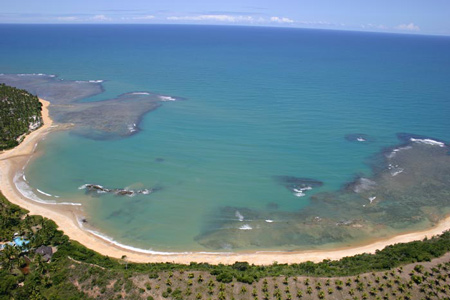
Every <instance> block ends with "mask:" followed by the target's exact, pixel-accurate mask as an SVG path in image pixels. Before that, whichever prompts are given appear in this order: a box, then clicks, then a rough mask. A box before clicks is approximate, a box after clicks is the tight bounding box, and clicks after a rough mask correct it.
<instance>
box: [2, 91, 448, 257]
mask: <svg viewBox="0 0 450 300" xmlns="http://www.w3.org/2000/svg"><path fill="white" fill-rule="evenodd" d="M41 102H42V103H43V111H42V115H43V120H44V125H43V126H42V127H41V128H39V129H38V130H36V131H34V132H32V133H31V134H29V135H28V136H26V138H25V140H24V141H23V142H22V143H21V144H20V145H19V146H17V147H16V148H14V149H11V150H8V151H4V152H2V153H0V190H1V192H2V193H3V194H4V195H5V197H6V198H7V199H8V200H9V201H10V202H12V203H14V204H17V205H19V206H21V207H23V208H25V209H27V210H29V211H30V214H36V215H42V216H45V217H47V218H50V219H52V220H54V221H55V222H56V224H57V225H58V226H59V228H60V229H61V230H63V231H64V233H65V234H67V235H68V236H69V237H70V238H71V239H72V240H76V241H78V242H80V243H81V244H83V245H85V246H86V247H88V248H90V249H92V250H94V251H97V252H99V253H101V254H103V255H108V256H110V257H115V258H121V257H122V256H123V255H126V256H127V258H128V260H129V261H132V262H142V263H150V262H174V263H182V264H189V263H190V262H206V263H210V264H219V263H223V264H232V263H234V262H236V261H247V262H249V263H252V264H260V265H267V264H272V263H273V262H278V263H298V262H304V261H313V262H319V261H322V260H324V259H331V260H337V259H340V258H342V257H345V256H352V255H356V254H361V253H374V252H375V251H376V250H378V249H383V248H384V247H386V246H387V245H391V244H396V243H404V242H410V241H414V240H421V239H424V238H425V237H431V236H433V235H437V234H440V233H442V232H443V231H445V230H448V229H450V218H447V219H445V220H442V221H441V222H440V223H439V224H438V225H437V226H435V227H433V228H431V229H429V230H425V231H420V232H411V233H407V234H401V235H397V236H394V237H392V238H388V239H384V240H379V241H376V242H373V243H370V244H368V245H363V246H356V247H351V248H342V249H337V250H324V251H301V252H262V253H261V252H256V253H231V254H214V253H198V252H193V253H180V254H148V253H140V252H136V251H132V250H129V249H125V248H121V247H119V246H116V245H114V244H112V243H110V242H108V241H106V240H103V239H101V238H99V237H97V236H95V235H94V234H92V233H90V232H88V231H86V230H83V229H82V228H80V226H79V224H78V221H77V217H76V216H77V215H80V214H81V211H82V207H78V206H69V205H67V206H66V205H53V204H41V203H37V202H34V201H32V200H29V199H27V198H25V197H24V196H23V195H22V194H21V193H20V192H19V191H18V190H17V189H16V187H15V185H14V182H13V178H14V174H16V173H17V171H20V170H21V169H22V168H23V166H24V165H25V164H26V163H27V161H28V160H29V159H30V157H31V156H32V155H34V154H36V153H35V148H36V147H35V145H36V144H37V143H38V142H39V141H40V140H41V139H42V138H43V137H44V136H46V135H47V134H49V133H50V132H52V131H54V130H59V128H58V127H54V126H52V124H53V122H52V120H51V118H50V116H49V111H48V106H49V105H50V103H49V102H48V101H45V100H42V99H41Z"/></svg>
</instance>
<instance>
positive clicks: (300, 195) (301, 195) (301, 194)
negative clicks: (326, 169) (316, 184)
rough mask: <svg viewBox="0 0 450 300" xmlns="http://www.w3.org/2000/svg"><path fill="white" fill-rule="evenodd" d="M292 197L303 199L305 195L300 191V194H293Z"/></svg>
mask: <svg viewBox="0 0 450 300" xmlns="http://www.w3.org/2000/svg"><path fill="white" fill-rule="evenodd" d="M294 196H295V197H304V196H306V194H305V193H303V191H300V192H296V193H294Z"/></svg>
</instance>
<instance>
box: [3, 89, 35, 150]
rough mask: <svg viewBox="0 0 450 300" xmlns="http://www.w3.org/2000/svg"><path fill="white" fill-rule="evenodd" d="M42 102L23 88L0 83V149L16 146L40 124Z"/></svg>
mask: <svg viewBox="0 0 450 300" xmlns="http://www.w3.org/2000/svg"><path fill="white" fill-rule="evenodd" d="M41 109H42V104H41V103H40V102H39V99H38V97H37V96H34V95H32V94H30V93H28V92H27V91H25V90H21V89H17V88H14V87H11V86H7V85H5V84H0V150H4V149H8V148H13V147H15V146H17V145H18V144H19V143H20V142H21V139H22V138H23V136H24V135H25V134H27V133H29V132H31V131H33V130H36V129H37V128H39V127H40V126H41V125H42V117H41Z"/></svg>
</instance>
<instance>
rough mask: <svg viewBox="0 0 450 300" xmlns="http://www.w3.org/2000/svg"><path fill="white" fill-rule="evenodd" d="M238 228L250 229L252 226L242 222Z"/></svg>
mask: <svg viewBox="0 0 450 300" xmlns="http://www.w3.org/2000/svg"><path fill="white" fill-rule="evenodd" d="M239 229H240V230H252V229H253V228H252V227H251V226H250V225H248V224H244V225H242V226H241V227H239Z"/></svg>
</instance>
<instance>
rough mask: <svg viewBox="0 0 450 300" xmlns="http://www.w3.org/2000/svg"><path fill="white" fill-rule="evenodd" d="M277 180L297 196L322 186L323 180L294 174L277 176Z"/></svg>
mask: <svg viewBox="0 0 450 300" xmlns="http://www.w3.org/2000/svg"><path fill="white" fill-rule="evenodd" d="M274 178H275V180H276V181H278V182H279V183H280V184H281V185H283V186H284V187H286V188H287V189H288V190H289V191H291V192H292V193H293V194H294V196H296V197H303V196H305V195H306V194H305V192H306V191H309V190H312V189H313V188H316V187H321V186H322V185H323V182H322V181H320V180H316V179H311V178H300V177H294V176H275V177H274Z"/></svg>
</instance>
